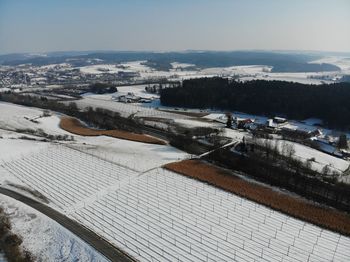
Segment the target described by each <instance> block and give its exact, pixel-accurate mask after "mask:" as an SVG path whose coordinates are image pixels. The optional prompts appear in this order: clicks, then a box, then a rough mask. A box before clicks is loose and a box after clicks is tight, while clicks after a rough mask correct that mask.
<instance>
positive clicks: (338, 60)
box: [79, 57, 350, 84]
mask: <svg viewBox="0 0 350 262" xmlns="http://www.w3.org/2000/svg"><path fill="white" fill-rule="evenodd" d="M144 62H145V61H132V62H126V63H121V64H119V65H114V64H99V65H91V66H84V67H80V68H79V69H80V71H81V72H82V73H85V74H102V73H110V74H115V73H118V72H133V73H138V74H139V75H140V76H139V77H137V78H138V79H151V78H160V77H167V78H171V79H174V80H185V79H190V78H199V77H214V76H226V77H232V76H236V77H237V76H238V77H239V78H240V79H241V80H243V81H248V80H253V79H265V80H284V81H292V82H299V83H304V84H322V83H332V82H334V81H333V80H331V79H332V78H337V77H338V78H339V76H341V75H343V74H348V73H349V72H350V65H349V64H350V62H349V60H347V59H345V58H342V57H327V58H323V59H320V60H316V61H312V62H311V63H330V64H334V65H336V66H339V67H340V68H341V71H340V72H312V73H305V72H301V73H291V72H286V73H275V72H271V70H272V67H271V66H266V65H245V66H230V67H212V68H204V69H195V70H194V69H192V67H194V66H196V65H193V64H186V63H178V62H173V63H171V65H172V67H173V69H171V70H170V71H158V70H155V69H153V68H150V67H148V66H145V65H143V64H142V63H144ZM186 68H190V69H189V70H186ZM324 76H330V77H329V80H326V79H322V78H323V77H324Z"/></svg>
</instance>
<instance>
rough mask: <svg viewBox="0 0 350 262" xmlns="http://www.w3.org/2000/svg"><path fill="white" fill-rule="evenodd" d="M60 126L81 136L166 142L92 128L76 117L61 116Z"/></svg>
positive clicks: (140, 135) (119, 131) (152, 142)
mask: <svg viewBox="0 0 350 262" xmlns="http://www.w3.org/2000/svg"><path fill="white" fill-rule="evenodd" d="M60 128H62V129H64V130H66V131H67V132H70V133H72V134H76V135H81V136H110V137H115V138H120V139H126V140H131V141H136V142H142V143H149V144H157V145H165V144H166V143H165V142H164V141H163V140H160V139H158V138H155V137H152V136H148V135H143V134H136V133H131V132H127V131H123V130H98V129H92V128H89V127H86V126H84V125H83V124H82V123H81V122H80V121H79V120H78V119H76V118H73V117H62V118H61V121H60Z"/></svg>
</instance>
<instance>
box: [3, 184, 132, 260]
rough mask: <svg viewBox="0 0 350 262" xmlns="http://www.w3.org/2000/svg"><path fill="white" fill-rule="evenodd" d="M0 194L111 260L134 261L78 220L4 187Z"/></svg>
mask: <svg viewBox="0 0 350 262" xmlns="http://www.w3.org/2000/svg"><path fill="white" fill-rule="evenodd" d="M0 194H3V195H6V196H9V197H11V198H14V199H16V200H18V201H20V202H22V203H24V204H26V205H28V206H30V207H32V208H34V209H36V210H38V211H39V212H41V213H43V214H45V215H46V216H48V217H50V218H51V219H53V220H55V221H56V222H57V223H59V224H60V225H62V226H63V227H64V228H66V229H68V230H69V231H71V232H72V233H74V234H75V235H76V236H78V237H79V238H81V239H82V240H84V241H85V242H86V243H88V244H89V245H90V246H92V247H93V248H94V249H96V250H97V251H98V252H100V253H101V254H102V255H104V256H105V257H106V258H107V259H109V260H111V261H121V262H131V261H136V260H135V259H133V258H132V257H130V256H129V255H127V254H126V253H124V252H123V251H121V250H120V249H118V248H116V247H115V246H113V245H111V244H110V243H109V242H107V241H106V240H104V239H102V238H101V237H100V236H98V235H97V234H96V233H94V232H93V231H91V230H89V229H87V228H86V227H84V226H82V225H81V224H79V223H78V222H76V221H74V220H72V219H70V218H68V217H66V216H65V215H63V214H61V213H60V212H58V211H56V210H54V209H52V208H51V207H48V206H46V205H44V204H42V203H40V202H38V201H36V200H34V199H31V198H29V197H26V196H23V195H21V194H19V193H17V192H15V191H12V190H9V189H6V188H2V187H0Z"/></svg>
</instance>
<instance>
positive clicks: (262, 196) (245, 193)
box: [164, 160, 350, 236]
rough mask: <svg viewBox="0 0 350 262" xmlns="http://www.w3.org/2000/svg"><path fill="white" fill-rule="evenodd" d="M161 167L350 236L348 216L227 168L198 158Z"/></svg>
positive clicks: (349, 217) (349, 219)
mask: <svg viewBox="0 0 350 262" xmlns="http://www.w3.org/2000/svg"><path fill="white" fill-rule="evenodd" d="M164 168H166V169H168V170H170V171H173V172H176V173H179V174H182V175H185V176H187V177H191V178H194V179H197V180H200V181H202V182H206V183H208V184H211V185H213V186H216V187H218V188H221V189H223V190H226V191H229V192H232V193H234V194H236V195H239V196H242V197H244V198H247V199H249V200H252V201H254V202H257V203H259V204H262V205H265V206H268V207H270V208H272V209H274V210H278V211H280V212H282V213H285V214H288V215H290V216H292V217H295V218H298V219H301V220H304V221H307V222H310V223H312V224H315V225H318V226H320V227H323V228H326V229H330V230H333V231H336V232H339V233H341V234H345V235H348V236H349V235H350V216H349V215H347V214H346V213H342V212H339V211H337V210H334V209H331V208H327V207H322V206H318V205H316V204H312V203H310V202H308V201H306V200H303V199H299V198H295V197H293V196H289V195H287V194H284V193H279V192H276V191H274V190H273V189H271V188H269V187H265V186H263V185H259V184H255V183H252V182H249V181H246V180H244V179H242V178H240V177H238V176H235V175H233V174H231V173H229V172H228V171H226V170H224V169H221V168H218V167H215V166H213V165H210V164H208V163H205V162H201V161H198V160H183V161H180V162H175V163H169V164H166V165H164Z"/></svg>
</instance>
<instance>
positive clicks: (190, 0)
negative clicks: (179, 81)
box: [0, 0, 350, 54]
mask: <svg viewBox="0 0 350 262" xmlns="http://www.w3.org/2000/svg"><path fill="white" fill-rule="evenodd" d="M72 50H74V51H84V50H124V51H131V50H146V51H180V50H317V51H343V52H349V51H350V0H177V1H175V0H94V1H92V0H0V54H6V53H15V52H32V53H33V52H34V53H36V52H48V51H72Z"/></svg>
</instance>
